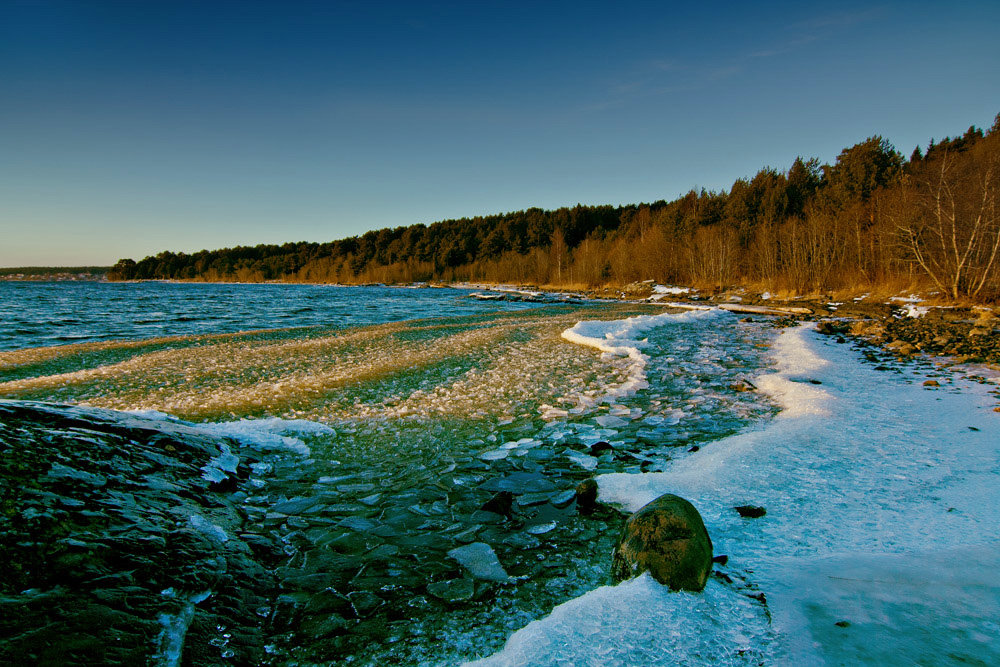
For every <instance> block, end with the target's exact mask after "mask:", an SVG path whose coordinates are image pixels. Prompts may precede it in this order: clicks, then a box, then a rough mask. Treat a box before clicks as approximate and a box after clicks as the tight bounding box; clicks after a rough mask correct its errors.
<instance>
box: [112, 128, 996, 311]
mask: <svg viewBox="0 0 1000 667" xmlns="http://www.w3.org/2000/svg"><path fill="white" fill-rule="evenodd" d="M998 190H1000V114H998V115H997V117H996V119H995V121H994V123H993V126H992V127H991V128H990V129H989V130H988V131H986V132H984V131H983V130H981V129H979V128H976V127H970V128H969V129H968V131H966V132H965V133H964V134H962V135H960V136H956V137H946V138H944V139H943V140H940V141H937V142H935V141H934V140H931V141H930V143H929V144H928V145H927V147H926V148H925V149H923V150H922V149H921V148H920V147H917V148H916V149H915V150H914V151H913V152H912V154H911V155H910V157H909V159H906V158H905V157H904V156H903V155H902V154H901V153H900V152H899V151H897V150H896V148H895V147H894V146H893V145H892V144H891V143H889V142H888V141H887V140H885V139H884V138H882V137H880V136H873V137H870V138H868V139H866V140H864V141H862V142H860V143H858V144H855V145H854V146H851V147H849V148H845V149H844V150H842V151H841V152H840V154H839V155H838V156H837V158H836V160H835V161H834V163H833V164H832V165H831V164H820V162H819V161H818V160H817V159H815V158H806V159H804V158H801V157H800V158H796V159H795V161H794V162H793V163H792V165H791V166H790V167H789V168H788V169H787V171H781V170H778V169H774V168H771V167H765V168H763V169H761V170H760V171H758V172H757V173H756V174H755V175H754V176H753V177H751V178H741V179H738V180H737V181H736V182H735V183H733V185H732V187H731V188H730V189H729V190H728V191H720V192H714V191H707V190H705V189H692V190H691V191H689V192H688V193H687V194H685V195H683V196H682V197H679V198H677V199H674V200H672V201H663V200H661V201H656V202H653V203H650V204H635V205H628V206H582V205H577V206H574V207H567V208H560V209H556V210H551V211H550V210H542V209H539V208H529V209H527V210H524V211H517V212H513V213H503V214H499V215H491V216H483V217H474V218H463V219H459V220H444V221H441V222H436V223H433V224H429V225H424V224H414V225H410V226H407V227H396V228H395V229H380V230H376V231H370V232H367V233H365V234H363V235H361V236H355V237H350V238H345V239H341V240H337V241H331V242H328V243H307V242H299V243H285V244H283V245H257V246H253V247H244V246H239V247H235V248H223V249H220V250H202V251H200V252H196V253H193V254H185V253H175V252H170V251H164V252H161V253H159V254H157V255H155V256H150V257H146V258H145V259H142V260H140V261H138V262H136V261H134V260H131V259H122V260H119V261H118V263H117V264H116V265H115V266H114V267H113V268H112V269H111V270H110V272H109V275H108V277H109V279H112V280H145V279H174V280H193V281H239V282H264V281H282V282H309V283H342V284H359V283H413V282H430V281H441V282H452V281H468V282H489V283H517V284H534V285H542V286H551V287H561V288H576V289H587V288H597V287H601V286H609V285H612V286H613V285H625V284H628V283H632V282H635V281H641V280H656V281H658V282H661V283H670V284H678V285H691V286H695V287H700V288H703V289H716V290H718V289H726V288H729V287H733V286H750V287H756V288H759V289H761V290H765V289H766V290H770V291H773V292H776V293H788V294H807V293H817V292H832V291H838V290H839V291H858V292H861V291H875V292H881V291H886V290H891V291H898V290H900V289H923V290H927V291H931V292H937V293H938V294H940V295H941V296H942V297H944V298H947V299H953V300H958V299H962V300H972V301H995V300H998V299H1000V270H998V265H1000V217H998V202H997V195H998Z"/></svg>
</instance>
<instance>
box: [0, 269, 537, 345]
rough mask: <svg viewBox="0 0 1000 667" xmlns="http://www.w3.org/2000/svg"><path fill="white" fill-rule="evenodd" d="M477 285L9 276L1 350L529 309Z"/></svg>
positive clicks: (0, 318) (1, 286)
mask: <svg viewBox="0 0 1000 667" xmlns="http://www.w3.org/2000/svg"><path fill="white" fill-rule="evenodd" d="M469 293H470V291H469V290H459V289H450V288H441V289H405V288H393V287H345V286H339V285H286V284H268V285H242V284H216V283H210V284H201V283H163V282H146V283H101V282H8V281H0V322H2V323H3V326H2V327H0V350H10V349H17V348H22V347H38V346H42V345H65V344H69V343H85V342H95V341H106V340H121V339H138V338H152V337H156V336H184V335H193V334H209V333H232V332H237V331H248V330H254V329H277V328H288V327H310V326H323V327H351V326H361V325H366V324H378V323H382V322H396V321H400V320H408V319H415V318H421V317H440V316H445V315H471V314H475V313H483V312H493V311H496V310H521V309H524V308H528V307H531V306H532V304H530V303H518V302H505V301H491V302H483V301H477V300H475V299H469V298H467V297H468V295H469Z"/></svg>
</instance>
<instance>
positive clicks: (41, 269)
mask: <svg viewBox="0 0 1000 667" xmlns="http://www.w3.org/2000/svg"><path fill="white" fill-rule="evenodd" d="M108 271H109V267H107V266H15V267H6V268H0V279H10V278H17V279H25V280H27V279H29V278H30V279H46V278H55V277H60V276H69V275H72V276H76V277H80V278H82V277H86V279H88V280H97V279H100V278H103V277H104V276H105V275H106V274H107V273H108Z"/></svg>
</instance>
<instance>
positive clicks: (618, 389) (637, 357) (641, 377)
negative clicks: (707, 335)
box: [562, 309, 726, 403]
mask: <svg viewBox="0 0 1000 667" xmlns="http://www.w3.org/2000/svg"><path fill="white" fill-rule="evenodd" d="M723 315H726V313H724V311H722V310H718V309H711V310H692V311H687V312H683V313H660V314H658V315H636V316H635V317H629V318H626V319H623V320H611V321H604V320H585V321H581V322H577V323H576V324H575V325H573V326H572V327H570V328H569V329H566V330H565V331H563V332H562V337H563V338H564V339H565V340H567V341H569V342H571V343H576V344H578V345H586V346H588V347H593V348H595V349H597V350H600V351H601V352H603V353H604V354H605V355H607V356H608V357H609V358H614V357H621V358H624V359H626V360H627V362H626V363H627V367H626V369H625V370H626V379H625V381H624V382H622V383H620V384H618V385H617V386H612V387H609V388H608V389H607V390H606V391H605V393H604V395H603V396H601V397H599V398H598V399H597V400H596V402H598V403H600V402H611V401H613V400H616V399H620V398H624V397H626V396H631V395H632V394H634V393H636V392H637V391H640V390H642V389H646V388H647V387H648V386H649V382H648V380H647V378H646V365H647V363H648V362H649V357H648V356H647V355H645V354H643V352H642V351H641V350H642V348H644V347H646V346H647V345H648V341H647V340H645V339H639V336H640V335H641V334H642V333H643V332H645V331H648V330H649V329H652V328H655V327H660V326H665V325H668V324H675V323H680V322H695V321H705V320H713V319H716V318H718V317H720V316H723Z"/></svg>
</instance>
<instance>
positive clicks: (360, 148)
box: [0, 0, 1000, 266]
mask: <svg viewBox="0 0 1000 667" xmlns="http://www.w3.org/2000/svg"><path fill="white" fill-rule="evenodd" d="M998 35H1000V2H996V1H995V0H991V1H986V2H961V1H955V2H934V3H928V2H884V3H878V2H877V0H876V2H857V3H831V2H822V3H810V2H789V3H770V2H761V3H750V2H730V3H721V2H716V3H692V2H685V3H673V2H667V1H662V0H661V1H660V2H648V3H643V2H615V3H611V2H607V3H590V2H586V1H577V2H565V3H562V2H543V1H541V0H539V1H537V2H531V3H513V2H496V3H491V2H475V1H468V2H456V3H419V2H412V3H403V2H399V3H380V2H334V1H332V0H331V1H328V2H302V1H295V0H286V1H284V2H277V1H276V2H252V1H248V0H232V1H228V2H225V1H223V2H209V1H207V0H206V1H203V2H202V1H199V2H183V1H181V0H169V1H164V2H155V1H152V0H136V1H129V2H126V1H120V2H99V1H96V0H92V1H87V0H78V1H75V2H46V1H31V2H23V1H20V0H0V266H25V265H83V264H99V265H100V264H112V263H114V262H115V261H116V260H117V259H119V258H122V257H132V258H134V259H137V260H138V259H141V258H142V257H144V256H146V255H149V254H155V253H156V252H159V251H160V250H166V249H170V250H177V251H185V252H192V251H196V250H200V249H202V248H218V247H224V246H232V245H253V244H257V243H281V242H285V241H299V240H309V241H328V240H332V239H337V238H343V237H345V236H351V235H355V234H359V233H362V232H364V231H366V230H369V229H377V228H381V227H386V226H398V225H409V224H412V223H417V222H424V223H430V222H434V221H436V220H441V219H445V218H454V217H463V216H474V215H479V214H489V213H499V212H504V211H513V210H518V209H523V208H527V207H531V206H540V207H543V208H555V207H559V206H564V205H573V204H576V203H578V202H579V203H583V204H624V203H636V202H640V201H654V200H658V199H673V198H675V197H677V196H678V195H680V194H683V193H684V192H686V191H687V190H689V189H690V188H692V187H705V188H708V189H715V190H719V189H727V188H728V187H729V186H730V185H731V184H732V182H733V180H734V179H736V178H738V177H741V176H749V175H752V174H753V173H755V172H756V171H757V170H758V169H759V168H761V167H763V166H774V167H776V168H779V169H787V167H788V166H790V164H791V162H792V160H794V158H795V157H796V155H802V156H804V157H810V156H815V157H818V158H820V159H821V160H822V161H825V162H832V161H833V160H834V159H835V157H836V155H837V153H838V152H839V151H840V150H841V149H842V148H844V147H847V146H850V145H852V144H854V143H857V142H858V141H861V140H863V139H865V138H866V137H869V136H871V135H873V134H881V135H883V136H884V137H886V138H887V139H889V140H890V141H891V142H893V144H895V145H896V147H897V148H898V149H899V150H900V151H901V152H903V153H904V155H907V156H908V155H909V153H910V151H912V150H913V148H914V146H916V145H917V144H921V145H926V143H927V141H928V140H929V139H930V138H931V137H936V138H941V137H943V136H945V135H955V134H961V133H963V132H964V131H965V130H966V129H967V128H968V127H969V125H972V124H975V125H977V126H980V127H984V128H988V127H989V126H990V125H991V124H992V122H993V118H994V116H995V115H996V114H997V112H1000V37H998Z"/></svg>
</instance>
